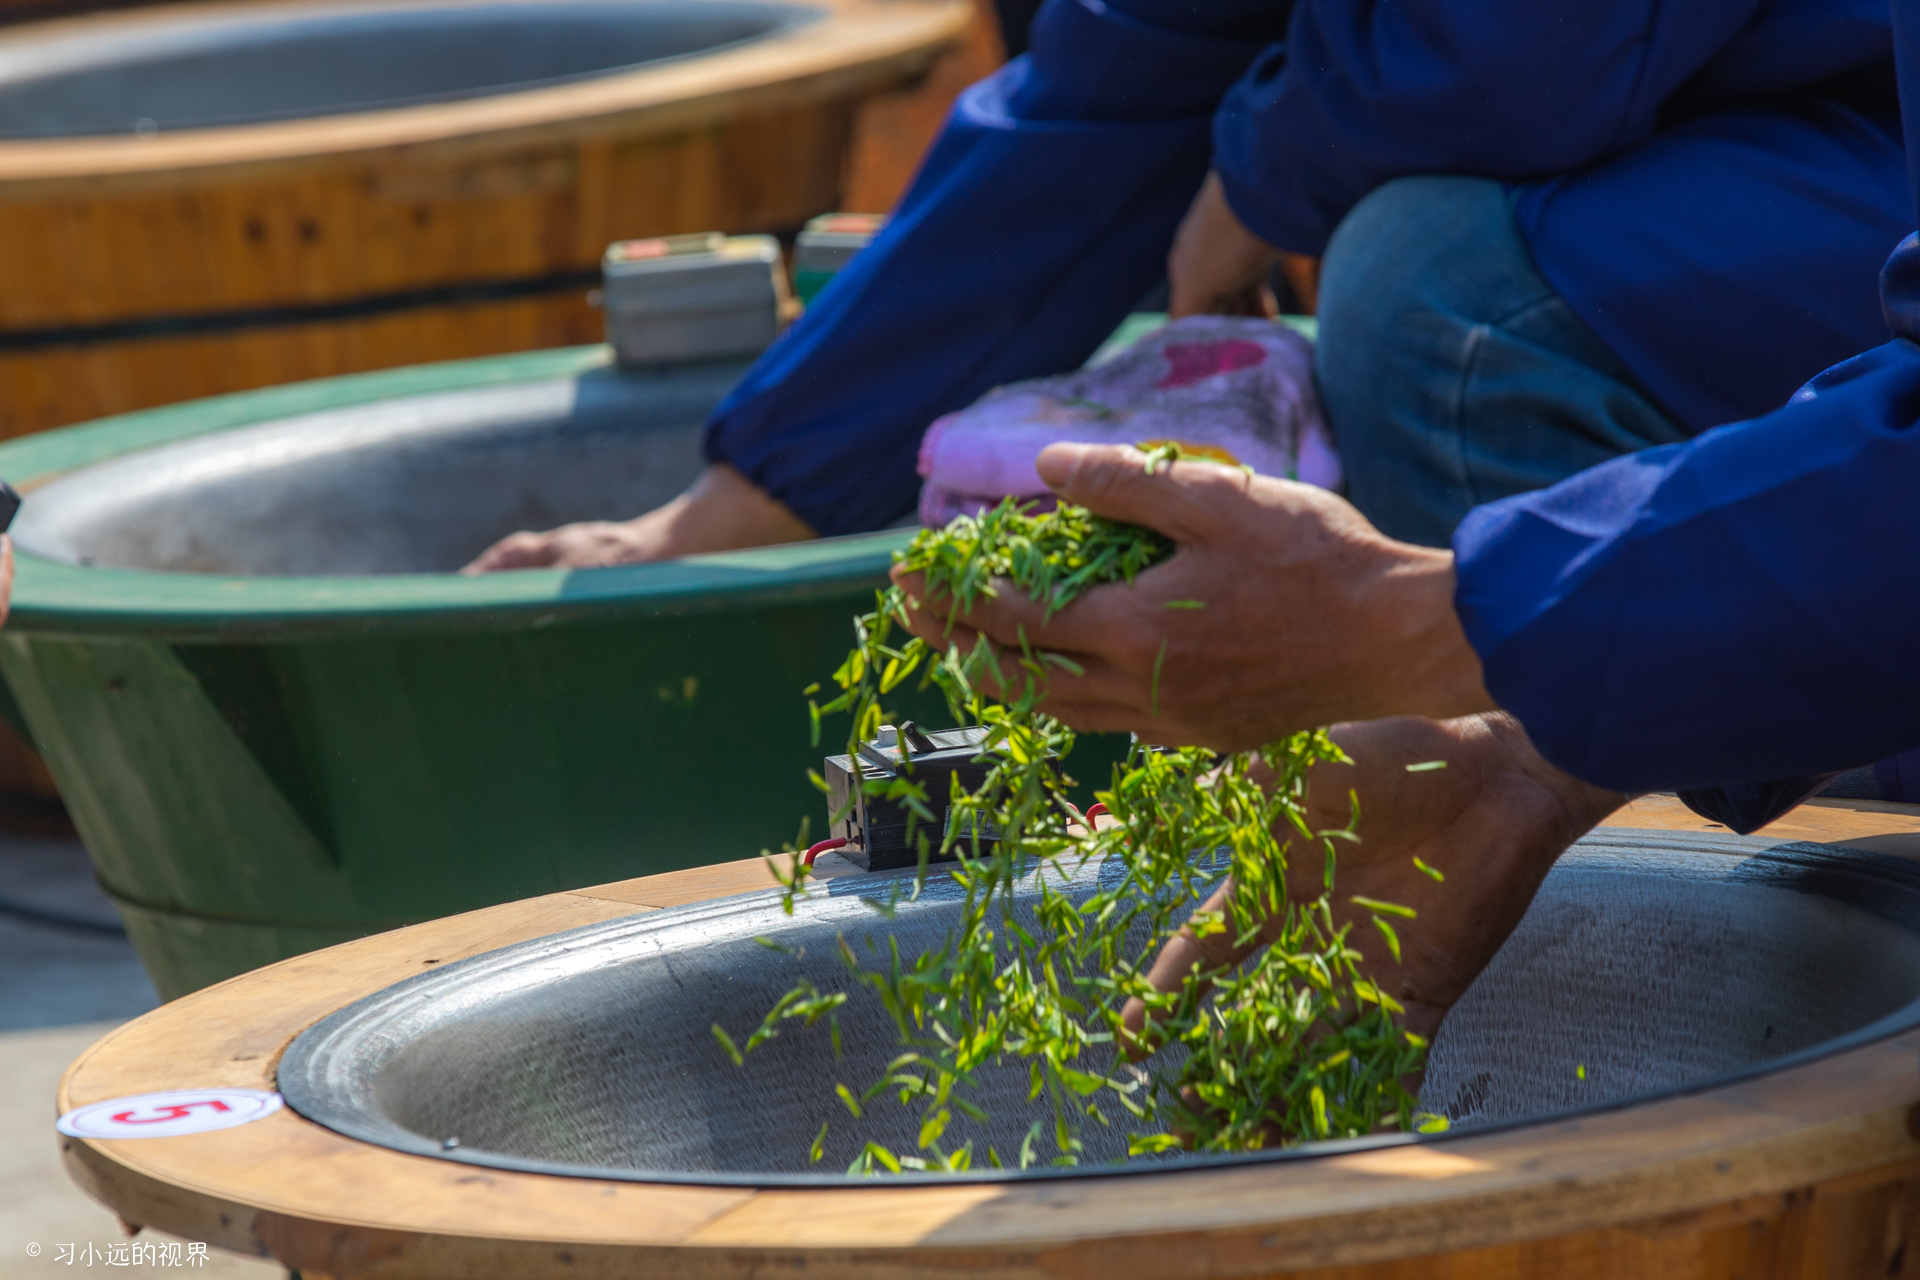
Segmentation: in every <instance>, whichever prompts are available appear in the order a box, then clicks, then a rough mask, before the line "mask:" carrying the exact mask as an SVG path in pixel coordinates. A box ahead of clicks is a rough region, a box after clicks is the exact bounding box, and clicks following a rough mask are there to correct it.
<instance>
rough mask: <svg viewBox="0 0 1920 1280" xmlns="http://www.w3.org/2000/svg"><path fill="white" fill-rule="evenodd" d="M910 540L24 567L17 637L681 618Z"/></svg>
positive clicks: (35, 440)
mask: <svg viewBox="0 0 1920 1280" xmlns="http://www.w3.org/2000/svg"><path fill="white" fill-rule="evenodd" d="M609 360H610V355H609V352H608V350H607V348H606V347H604V346H593V347H567V348H561V349H558V350H552V351H532V352H523V353H520V354H515V355H506V356H488V357H484V358H482V359H477V360H453V361H447V362H444V363H440V364H429V365H415V366H411V367H408V368H403V369H388V370H382V371H380V372H377V373H364V374H353V375H350V376H347V377H338V378H322V379H318V380H316V381H312V382H300V383H293V384H290V385H287V386H280V387H271V388H267V389H265V390H260V391H245V392H240V393H238V394H236V395H227V396H217V397H214V398H212V399H206V400H196V401H191V402H188V403H186V404H177V405H168V406H165V407H163V408H159V409H146V410H142V411H140V412H138V413H128V414H121V415H118V416H116V417H111V418H102V419H100V420H99V421H97V422H91V423H86V424H83V425H81V426H74V427H64V428H61V429H59V430H55V431H47V432H42V433H39V434H36V435H31V436H25V437H22V438H20V439H17V440H12V441H8V442H7V443H5V444H3V445H0V476H4V477H6V478H7V479H8V480H10V481H11V482H12V483H13V485H14V486H15V487H16V488H18V489H20V490H21V491H22V492H23V493H24V494H26V495H27V501H29V502H31V501H32V500H33V498H32V490H33V489H34V488H35V487H36V486H37V485H39V484H42V483H44V482H46V481H47V480H50V479H52V478H53V477H55V476H58V475H61V474H64V473H66V472H69V471H72V470H75V469H77V468H79V467H83V466H87V465H89V464H91V463H95V462H99V461H102V460H104V459H106V458H110V457H114V456H117V455H119V454H124V453H130V452H133V451H135V450H138V449H146V448H152V447H154V446H156V445H162V444H170V443H172V442H174V441H177V440H187V439H191V438H193V437H195V436H201V435H207V434H210V433H212V432H216V431H225V430H229V429H231V428H234V427H242V426H250V425H253V424H255V423H260V422H267V421H271V420H273V419H277V418H286V417H293V416H296V415H299V414H306V413H315V412H319V411H321V410H326V409H339V408H344V407H346V406H349V405H355V404H366V403H369V402H372V401H377V400H387V399H395V398H399V397H403V396H416V395H428V394H432V393H434V392H441V391H456V390H464V389H470V388H473V387H479V386H487V385H500V384H504V383H510V382H524V381H536V380H544V379H552V378H564V377H570V376H575V375H578V374H581V373H585V372H587V371H589V370H592V369H597V368H600V367H602V366H604V365H606V364H607V363H608V362H609ZM911 536H912V531H911V530H908V529H893V530H886V531H883V532H880V533H871V534H862V535H858V536H855V537H847V538H823V539H819V540H817V541H813V542H799V543H791V544H788V545H785V546H778V547H760V548H755V549H752V550H747V551H732V552H724V553H721V554H717V555H707V556H689V557H687V558H685V559H682V560H673V561H666V562H663V563H660V564H646V565H631V566H627V567H623V568H612V569H577V570H559V569H530V570H520V571H517V572H512V573H501V574H489V575H486V576H483V577H475V578H466V577H461V576H459V575H457V574H384V575H378V576H371V575H370V576H340V577H226V576H219V575H214V574H195V573H158V572H148V571H143V570H136V569H104V568H92V567H88V566H84V565H70V564H62V563H59V562H57V561H52V560H45V559H41V558H40V557H38V556H31V555H26V554H21V555H20V557H19V564H18V568H17V572H16V576H15V580H14V591H13V612H12V614H11V616H10V617H9V618H8V620H7V627H8V629H9V630H11V631H22V632H33V633H37V634H51V635H75V636H90V635H103V634H105V635H115V636H139V637H143V638H151V639H161V640H168V641H187V642H192V641H203V642H219V641H227V640H235V639H271V638H276V637H281V636H290V635H301V636H314V635H324V634H368V633H373V632H380V633H394V632H415V631H434V632H446V631H468V630H487V631H501V630H531V629H536V628H542V627H546V626H550V625H553V624H556V623H564V622H569V621H576V620H581V619H592V620H594V621H602V620H612V619H617V618H625V617H633V616H675V615H689V614H700V613H710V612H717V611H727V610H734V609H740V608H743V607H755V608H758V607H764V606H768V605H776V604H784V603H800V602H805V601H809V600H817V599H821V598H828V597H833V596H848V595H854V594H857V593H858V592H859V591H860V590H861V589H862V588H873V587H878V586H879V585H881V584H882V583H883V582H884V580H885V573H886V569H887V565H888V564H889V563H890V562H891V559H892V555H893V552H894V551H896V550H898V549H899V548H902V547H904V546H905V545H906V543H907V541H908V539H909V538H910V537H911Z"/></svg>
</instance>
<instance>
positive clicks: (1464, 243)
mask: <svg viewBox="0 0 1920 1280" xmlns="http://www.w3.org/2000/svg"><path fill="white" fill-rule="evenodd" d="M1510 217H1511V215H1510V214H1509V213H1508V212H1507V209H1506V199H1505V193H1504V191H1503V190H1502V188H1501V186H1500V184H1499V183H1497V182H1493V181H1491V180H1489V179H1485V178H1462V177H1447V176H1432V175H1428V176H1420V177H1412V178H1398V179H1395V180H1394V181H1392V182H1389V183H1386V184H1385V185H1383V186H1380V187H1377V188H1375V189H1374V190H1373V191H1372V192H1371V193H1370V194H1368V195H1367V196H1366V198H1364V199H1363V200H1361V201H1360V203H1359V204H1357V205H1355V206H1354V207H1353V209H1352V211H1351V212H1349V213H1348V214H1347V216H1346V217H1345V218H1344V219H1342V221H1341V223H1340V225H1339V227H1337V228H1336V229H1335V230H1334V233H1333V238H1332V240H1331V241H1329V242H1328V244H1327V249H1326V253H1325V254H1324V255H1323V256H1322V258H1321V260H1320V296H1319V318H1320V341H1321V343H1322V344H1323V345H1324V346H1326V347H1328V348H1331V349H1333V350H1335V351H1338V352H1346V353H1352V354H1353V355H1354V356H1356V357H1366V356H1370V355H1371V356H1379V355H1381V354H1385V353H1388V352H1391V351H1394V350H1397V349H1403V348H1404V346H1405V344H1406V343H1408V342H1409V341H1416V342H1417V341H1419V340H1420V338H1421V336H1422V334H1423V332H1425V331H1427V330H1430V329H1433V328H1435V325H1434V323H1433V322H1434V321H1435V320H1436V319H1444V320H1445V321H1447V323H1446V324H1445V325H1443V326H1441V327H1443V328H1452V327H1453V325H1454V322H1455V321H1456V319H1457V318H1458V317H1457V316H1456V314H1455V313H1456V312H1457V310H1458V308H1459V304H1460V303H1461V301H1462V300H1463V298H1462V294H1463V292H1464V291H1462V290H1460V289H1459V288H1457V287H1454V286H1453V282H1454V280H1455V277H1457V276H1458V275H1459V274H1460V268H1461V266H1462V265H1463V264H1462V263H1461V262H1460V255H1461V254H1462V253H1465V252H1468V251H1470V250H1471V242H1473V241H1477V240H1481V239H1484V238H1485V230H1484V224H1485V223H1486V222H1487V221H1488V220H1489V219H1509V218H1510ZM1435 336H1437V335H1435ZM1362 362H1363V363H1364V361H1362Z"/></svg>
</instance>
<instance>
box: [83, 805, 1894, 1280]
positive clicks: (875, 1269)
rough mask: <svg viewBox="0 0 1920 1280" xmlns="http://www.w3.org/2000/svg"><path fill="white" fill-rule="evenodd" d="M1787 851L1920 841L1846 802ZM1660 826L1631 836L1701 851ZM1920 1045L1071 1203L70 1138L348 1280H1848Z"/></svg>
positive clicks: (108, 1164) (183, 1210) (398, 961)
mask: <svg viewBox="0 0 1920 1280" xmlns="http://www.w3.org/2000/svg"><path fill="white" fill-rule="evenodd" d="M1792 817H1793V823H1792V824H1790V825H1792V826H1793V827H1794V828H1795V831H1794V835H1793V837H1792V838H1801V835H1800V833H1801V832H1802V831H1805V832H1806V833H1808V834H1809V835H1810V836H1813V837H1826V838H1830V839H1831V838H1836V837H1837V838H1839V839H1842V840H1848V839H1875V838H1884V837H1887V836H1891V835H1900V834H1907V835H1920V811H1915V810H1905V811H1900V810H1898V809H1896V808H1895V807H1893V806H1861V805H1852V804H1848V805H1823V806H1819V807H1813V808H1809V809H1803V810H1801V811H1799V812H1798V813H1797V814H1795V815H1792ZM1684 821H1685V819H1684V818H1683V817H1682V816H1681V815H1680V813H1678V812H1676V811H1675V810H1674V808H1673V807H1672V806H1671V805H1670V804H1669V803H1668V802H1664V801H1662V800H1660V798H1657V797H1655V798H1652V799H1651V800H1648V801H1639V802H1636V803H1635V805H1634V806H1630V807H1629V809H1627V810H1625V811H1623V813H1622V814H1621V815H1619V818H1618V820H1617V821H1616V824H1615V825H1619V826H1627V827H1632V826H1640V827H1663V828H1665V829H1675V828H1676V827H1678V828H1679V829H1685V828H1684V827H1683V826H1680V824H1682V823H1683V822H1684ZM770 883H771V878H770V877H769V876H768V874H767V870H766V868H765V867H764V866H763V865H762V864H761V863H760V862H759V861H758V860H751V861H747V862H742V863H733V864H728V865H725V866H720V867H708V868H701V869H698V870H694V871H686V872H675V873H671V874H668V875H661V876H649V877H644V878H641V879H638V880H632V881H626V882H622V883H620V884H615V885H604V886H599V887H596V888H593V889H587V890H581V891H578V892H574V893H566V894H554V895H550V896H548V897H544V898H537V899H532V900H529V901H527V902H521V903H514V904H509V905H507V906H501V907H494V908H490V909H488V910H485V911H478V912H473V913H470V914H468V915H464V916H456V917H452V918H450V919H447V920H441V921H435V922H433V923H430V924H424V925H419V926H415V927H413V928H410V929H404V930H399V931H396V932H394V933H391V934H385V935H381V936H379V937H375V938H368V939H363V940H361V941H359V942H355V943H350V944H347V945H345V946H341V947H336V948H333V949H331V950H329V951H324V952H318V953H314V954H312V955H307V956H302V957H299V958H297V959H294V960H289V961H286V962H283V963H282V964H279V965H275V966H273V967H271V968H269V969H264V970H261V971H259V972H256V973H253V974H248V975H245V976H243V977H240V978H236V979H233V980H232V981H230V982H227V983H224V984H221V985H220V986H216V987H212V988H208V989H207V990H205V991H201V992H197V993H195V994H194V995H192V996H188V997H185V998H183V999H181V1000H179V1001H176V1002H174V1003H173V1004H170V1005H168V1006H166V1007H164V1008H162V1009H160V1010H157V1011H156V1012H154V1013H152V1014H149V1015H148V1016H147V1017H145V1018H142V1019H140V1020H139V1021H137V1022H134V1023H132V1024H129V1025H128V1026H127V1027H125V1028H122V1029H121V1030H119V1031H117V1032H115V1033H114V1034H113V1035H112V1036H110V1037H108V1038H107V1039H106V1040H104V1041H102V1042H101V1043H100V1044H99V1045H97V1046H95V1047H94V1048H93V1049H92V1050H90V1051H89V1052H88V1053H87V1054H86V1055H85V1056H83V1057H82V1058H81V1059H80V1060H79V1061H78V1062H76V1063H75V1064H74V1066H73V1067H72V1068H71V1069H70V1070H69V1072H68V1074H67V1077H66V1079H65V1080H64V1081H63V1082H62V1085H61V1090H60V1098H59V1105H60V1106H61V1107H63V1108H64V1107H69V1106H74V1105H78V1104H80V1103H84V1102H89V1101H95V1100H98V1099H101V1098H105V1097H113V1096H120V1095H123V1094H127V1093H134V1092H141V1091H146V1090H152V1089H158V1088H164V1087H186V1086H190V1085H206V1084H213V1083H227V1084H236V1085H239V1084H244V1085H252V1086H255V1087H261V1086H267V1087H270V1081H271V1079H272V1072H273V1064H274V1063H275V1062H276V1061H277V1059H278V1056H279V1054H280V1052H281V1051H282V1050H284V1048H285V1046H286V1044H287V1043H288V1042H290V1041H291V1039H292V1038H293V1037H294V1036H295V1035H296V1034H298V1032H299V1031H300V1030H301V1029H303V1028H304V1027H306V1026H308V1025H311V1024H312V1022H314V1021H315V1020H317V1019H318V1018H319V1017H321V1016H323V1015H324V1014H326V1013H328V1012H330V1011H331V1010H333V1009H335V1008H338V1007H340V1006H341V1005H344V1004H346V1003H348V1002H350V1001H352V1000H354V999H357V998H359V997H360V996H362V995H365V994H368V993H370V992H372V991H375V990H378V989H380V988H382V987H384V986H386V985H388V984H390V983H391V982H394V981H396V980H398V979H399V978H402V977H405V976H408V975H410V974H413V973H417V972H419V971H420V970H421V969H422V968H423V967H425V966H427V965H428V964H430V963H445V962H447V961H448V960H452V959H456V958H458V957H460V956H464V955H471V954H476V953H478V952H480V951H484V950H487V949H490V948H493V947H497V946H502V945H506V944H507V943H510V942H514V941H518V940H521V939H524V938H534V937H540V936H544V935H546V934H549V933H552V932H555V931H557V930H559V929H564V928H569V927H574V926H576V925H581V924H587V923H591V922H593V921H596V920H605V919H612V918H618V917H619V916H621V915H623V914H628V913H631V912H633V911H635V910H650V909H654V908H658V907H664V906H670V905H676V904H678V903H681V902H689V901H700V900H704V899H705V898H708V897H711V896H716V895H724V894H728V893H734V892H742V891H748V890H751V889H753V888H756V887H762V886H767V885H770ZM1917 1100H1920V1033H1914V1034H1908V1035H1903V1036H1900V1037H1897V1038H1895V1039H1892V1040H1888V1041H1882V1042H1880V1043H1877V1044H1872V1045H1868V1046H1865V1047H1862V1048H1858V1049H1855V1050H1852V1051H1849V1052H1847V1053H1844V1054H1839V1055H1835V1056H1833V1057H1830V1058H1826V1059H1823V1060H1820V1061H1816V1062H1813V1063H1808V1064H1804V1065H1801V1066H1798V1067H1794V1068H1791V1069H1787V1070H1783V1071H1779V1072H1776V1073H1774V1074H1771V1075H1768V1076H1764V1077H1761V1078H1759V1079H1754V1080H1749V1081H1745V1082H1742V1083H1738V1084H1734V1085H1728V1086H1723V1087H1720V1088H1717V1089H1713V1090H1710V1091H1707V1092H1704V1093H1701V1094H1698V1095H1695V1096H1692V1097H1683V1098H1671V1099H1667V1100H1664V1101H1658V1102H1653V1103H1649V1104H1643V1105H1639V1106H1633V1107H1628V1108H1625V1109H1622V1110H1618V1111H1613V1112H1609V1113H1602V1114H1597V1115H1590V1116H1582V1117H1577V1118H1568V1119H1564V1120H1560V1121H1554V1122H1549V1123H1544V1124H1538V1125H1531V1126H1525V1127H1522V1128H1516V1129H1512V1130H1507V1131H1502V1132H1495V1133H1486V1134H1480V1135H1473V1136H1462V1137H1460V1138H1457V1139H1453V1140H1449V1141H1446V1142H1443V1143H1438V1144H1409V1145H1397V1146H1389V1147H1383V1148H1377V1149H1373V1150H1368V1151H1361V1152H1352V1153H1347V1154H1343V1155H1333V1156H1319V1157H1314V1158H1309V1159H1296V1160H1288V1161H1276V1162H1269V1163H1264V1164H1259V1165H1252V1166H1241V1167H1234V1168H1223V1169H1206V1170H1189V1171H1185V1172H1179V1173H1164V1174H1139V1175H1131V1176H1124V1177H1114V1178H1098V1179H1076V1180H1071V1181H1063V1182H1019V1183H1002V1184H990V1185H979V1184H970V1185H959V1184H955V1185H936V1186H899V1185H891V1186H888V1185H881V1186H874V1187H870V1188H869V1187H861V1188H852V1189H844V1188H832V1189H757V1190H756V1189H736V1188H721V1187H684V1186H657V1185H643V1184H631V1183H611V1182H598V1181H594V1180H589V1179H572V1178H556V1177H547V1176H542V1175H534V1174H516V1173H507V1172H499V1171H493V1170H485V1169H476V1168H471V1167H468V1166H464V1165H455V1164H451V1163H443V1162H440V1161H435V1160H430V1159H424V1158H420V1157H413V1156H404V1155H399V1154H396V1153H393V1152H388V1151H384V1150H380V1149H377V1148H373V1147H370V1146H366V1145H364V1144H360V1143H356V1142H352V1141H349V1140H347V1139H344V1138H341V1137H339V1136H337V1135H334V1134H332V1133H330V1132H328V1131H326V1130H323V1129H320V1128H319V1127H317V1126H315V1125H312V1124H310V1123H308V1122H307V1121H304V1120H302V1119H301V1118H299V1117H298V1116H296V1115H294V1114H292V1113H291V1112H285V1111H283V1112H281V1113H279V1114H277V1115H275V1116H273V1117H271V1118H269V1119H268V1120H265V1121H261V1122H259V1123H257V1124H253V1125H248V1126H244V1127H241V1128H238V1129H230V1130H224V1131H221V1132H219V1133H213V1134H203V1135H198V1136H195V1137H189V1138H176V1139H153V1140H144V1141H137V1142H120V1143H112V1142H79V1141H68V1142H67V1143H66V1146H65V1151H66V1159H67V1162H68V1165H69V1167H70V1168H71V1169H72V1170H73V1172H74V1174H75V1176H76V1177H77V1178H79V1180H80V1181H81V1182H82V1184H83V1185H84V1186H86V1187H87V1188H88V1189H89V1190H90V1191H92V1192H93V1193H94V1194H95V1195H96V1196H98V1197H100V1198H101V1199H102V1200H103V1201H105V1202H106V1203H108V1204H109V1205H110V1206H112V1207H114V1208H115V1209H116V1210H117V1211H119V1212H120V1213H121V1214H122V1215H123V1216H125V1217H127V1218H129V1219H130V1220H133V1221H138V1222H145V1223H150V1224H152V1225H155V1226H162V1227H164V1228H165V1229H166V1230H168V1231H170V1232H173V1233H175V1234H178V1235H184V1236H186V1237H188V1238H196V1239H206V1240H209V1241H212V1242H214V1243H217V1244H219V1245H221V1246H223V1247H227V1248H236V1249H242V1250H247V1251H251V1252H256V1253H262V1254H269V1255H271V1256H275V1257H278V1258H280V1259H281V1260H283V1261H285V1262H286V1263H288V1264H289V1265H290V1266H294V1267H297V1268H298V1269H300V1270H301V1271H302V1272H303V1273H307V1274H314V1273H318V1274H322V1275H329V1276H336V1277H342V1278H344V1277H365V1278H368V1280H374V1278H379V1280H384V1278H387V1277H392V1278H395V1280H398V1278H400V1277H423V1278H424V1277H434V1278H436V1280H454V1278H466V1277H472V1278H473V1280H480V1278H481V1277H491V1276H498V1275H505V1274H512V1275H515V1276H519V1277H528V1278H530V1280H545V1278H548V1277H555V1278H557V1277H563V1276H564V1277H590V1278H597V1277H609V1278H611V1277H615V1276H632V1275H640V1274H644V1275H648V1276H655V1275H658V1276H673V1277H681V1276H685V1277H702V1278H706V1277H715V1278H717V1277H723V1276H724V1277H747V1276H760V1275H768V1274H799V1273H801V1272H803V1271H805V1272H815V1273H819V1274H830V1275H834V1276H836V1277H839V1276H848V1277H862V1278H865V1277H872V1278H874V1280H881V1278H891V1277H906V1276H916V1277H949V1276H951V1277H956V1278H957V1277H962V1276H966V1277H975V1276H978V1275H980V1274H982V1273H985V1272H991V1273H993V1274H994V1275H996V1276H1005V1277H1010V1278H1015V1280H1018V1278H1022V1277H1033V1278H1036V1280H1037V1278H1039V1277H1058V1278H1061V1280H1081V1278H1085V1280H1096V1278H1097V1280H1110V1278H1113V1277H1134V1276H1140V1277H1146V1276H1152V1277H1167V1278H1169V1280H1184V1278H1187V1277H1191V1278H1192V1280H1201V1278H1202V1277H1227V1276H1237V1277H1275V1278H1277V1277H1282V1276H1286V1277H1293V1278H1294V1280H1412V1278H1413V1277H1422V1278H1423V1280H1424V1278H1429V1277H1439V1278H1441V1280H1452V1278H1454V1277H1459V1278H1461V1280H1464V1278H1465V1277H1475V1278H1476V1280H1479V1278H1481V1277H1494V1278H1496V1280H1497V1278H1499V1277H1508V1276H1511V1277H1515V1278H1518V1277H1528V1278H1530V1280H1531V1278H1535V1277H1541V1278H1549V1280H1628V1278H1631V1280H1646V1278H1649V1277H1652V1278H1657V1280H1736V1278H1738V1280H1760V1278H1770V1280H1803V1278H1804V1280H1814V1278H1815V1277H1819V1278H1821V1280H1829V1278H1831V1280H1851V1278H1854V1277H1862V1278H1864V1277H1868V1276H1875V1277H1878V1276H1897V1275H1902V1274H1909V1273H1910V1272H1911V1270H1912V1265H1911V1264H1909V1263H1908V1261H1907V1246H1908V1242H1909V1240H1910V1238H1911V1236H1912V1233H1913V1230H1914V1226H1915V1222H1916V1205H1920V1142H1916V1139H1915V1136H1914V1117H1915V1114H1916V1113H1915V1104H1916V1101H1917Z"/></svg>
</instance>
